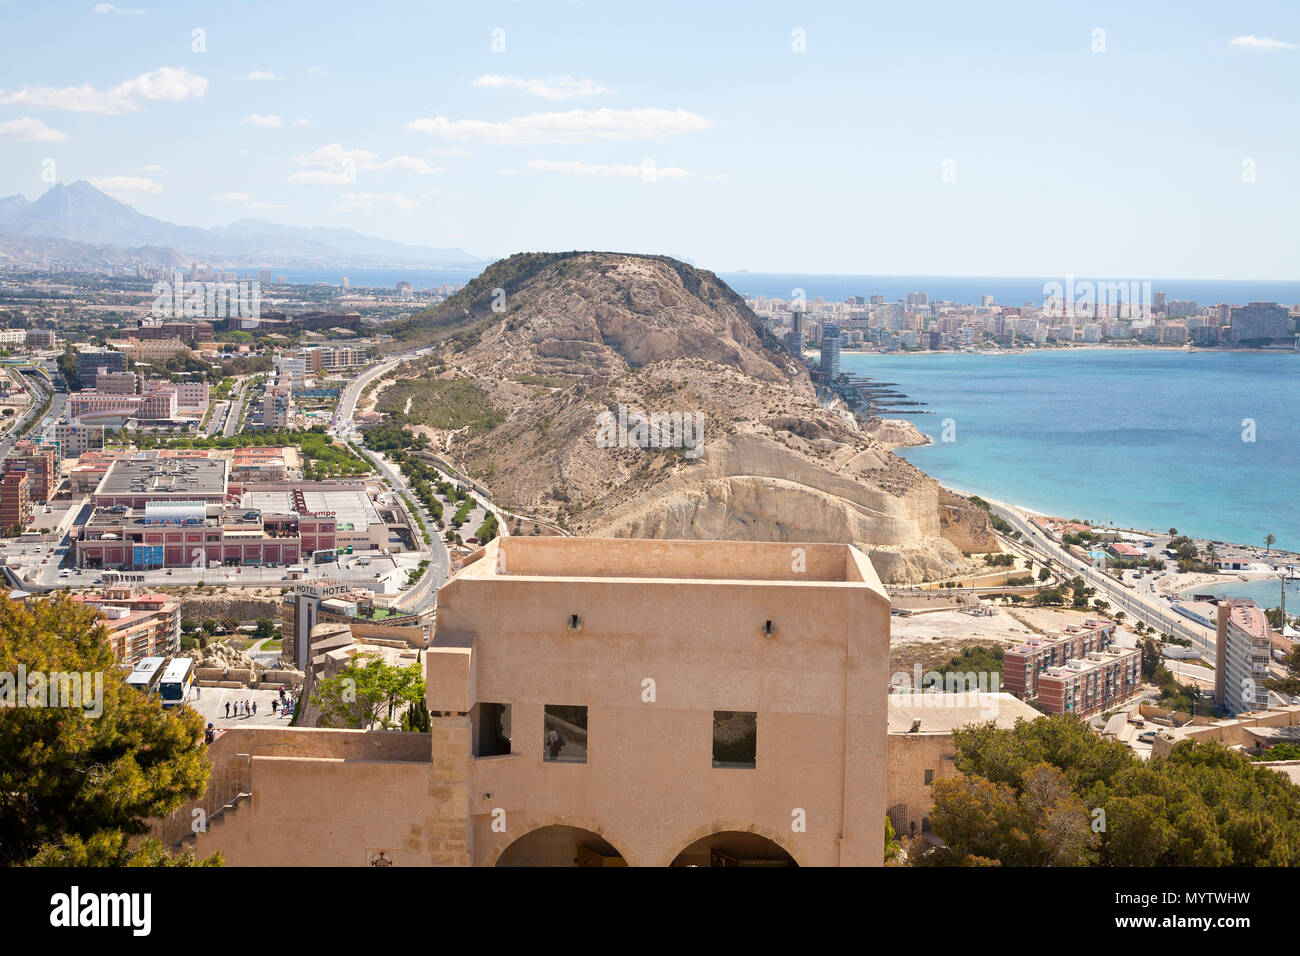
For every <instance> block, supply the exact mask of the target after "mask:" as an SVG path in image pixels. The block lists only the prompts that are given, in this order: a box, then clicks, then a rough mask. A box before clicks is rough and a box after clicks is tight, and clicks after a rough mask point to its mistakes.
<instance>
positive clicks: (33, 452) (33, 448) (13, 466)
mask: <svg viewBox="0 0 1300 956" xmlns="http://www.w3.org/2000/svg"><path fill="white" fill-rule="evenodd" d="M15 471H16V472H22V473H24V474H26V475H27V477H28V479H29V480H30V481H31V485H30V493H31V497H32V501H35V502H38V503H40V504H44V503H45V502H47V501H49V500H50V498H51V497H53V495H54V489H55V487H56V486H57V485H58V483H59V473H58V464H57V453H56V451H55V447H54V446H53V445H47V444H45V443H44V442H35V441H31V440H30V439H24V440H23V441H19V442H16V443H15V444H14V447H13V449H12V450H11V451H10V452H9V454H8V455H6V456H5V458H4V460H3V461H2V462H0V472H2V473H3V474H6V475H7V474H9V473H10V472H15Z"/></svg>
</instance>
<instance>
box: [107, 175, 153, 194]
mask: <svg viewBox="0 0 1300 956" xmlns="http://www.w3.org/2000/svg"><path fill="white" fill-rule="evenodd" d="M90 185H92V186H94V187H95V188H96V189H98V190H99V191H100V192H106V193H108V194H109V195H119V194H124V195H134V194H136V193H160V192H162V185H161V184H160V183H156V182H154V181H153V180H152V179H146V178H145V177H143V176H104V177H101V178H98V179H91V181H90Z"/></svg>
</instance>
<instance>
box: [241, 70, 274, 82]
mask: <svg viewBox="0 0 1300 956" xmlns="http://www.w3.org/2000/svg"><path fill="white" fill-rule="evenodd" d="M244 79H246V80H278V79H279V77H278V76H276V75H275V74H274V73H272V72H271V71H270V70H249V71H248V75H247V76H245V77H244Z"/></svg>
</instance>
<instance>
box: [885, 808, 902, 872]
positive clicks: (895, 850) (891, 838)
mask: <svg viewBox="0 0 1300 956" xmlns="http://www.w3.org/2000/svg"><path fill="white" fill-rule="evenodd" d="M902 852H903V845H902V844H901V843H899V842H898V835H897V834H896V833H894V824H893V822H892V821H890V819H889V817H885V862H886V863H889V862H891V861H892V860H896V859H898V856H899V854H901V853H902Z"/></svg>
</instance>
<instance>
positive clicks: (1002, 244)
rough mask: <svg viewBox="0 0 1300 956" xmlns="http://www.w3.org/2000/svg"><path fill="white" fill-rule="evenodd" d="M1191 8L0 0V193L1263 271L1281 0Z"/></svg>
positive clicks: (480, 248) (915, 259)
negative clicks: (1001, 10)
mask: <svg viewBox="0 0 1300 956" xmlns="http://www.w3.org/2000/svg"><path fill="white" fill-rule="evenodd" d="M328 6H329V5H327V7H328ZM1198 11H1199V12H1198V13H1197V15H1196V16H1187V17H1182V18H1179V19H1178V20H1177V21H1171V20H1170V19H1169V18H1168V17H1167V16H1164V15H1162V14H1161V13H1160V12H1158V11H1127V10H1125V9H1123V8H1122V7H1120V6H1119V5H1104V6H1101V7H1095V8H1091V9H1089V10H1088V11H1087V12H1086V13H1082V12H1076V11H1070V10H1067V11H1027V12H1026V11H1022V12H1020V13H1018V14H1016V15H1014V16H1013V15H1010V14H992V15H990V14H983V15H977V14H974V13H971V12H968V11H963V10H961V9H960V8H958V7H956V6H955V5H947V4H938V5H935V6H934V7H933V8H931V9H929V10H927V11H919V12H911V13H909V12H905V11H898V10H889V11H872V12H870V13H863V12H859V11H856V10H853V9H850V8H848V7H847V6H842V5H830V4H828V5H822V6H819V7H817V8H815V9H812V10H789V9H785V8H783V7H782V6H780V5H777V4H764V5H760V6H758V7H756V8H754V9H753V10H752V11H747V16H746V17H745V19H744V20H743V21H741V20H739V19H736V18H733V17H729V16H728V14H727V13H725V12H718V11H698V10H694V9H691V8H688V7H686V6H681V5H670V7H669V8H668V9H667V10H656V11H653V12H651V11H621V14H620V16H619V17H618V18H617V19H618V23H617V24H613V23H608V22H606V19H612V18H605V17H603V16H602V14H601V11H600V10H599V8H595V7H593V6H592V5H583V4H565V5H555V6H546V7H536V8H517V7H515V6H513V5H507V4H489V5H485V6H483V7H481V8H474V9H472V10H459V9H454V8H445V9H440V10H434V11H428V10H424V9H422V8H419V7H417V6H413V5H404V4H393V5H385V6H383V7H381V8H378V9H375V10H369V11H367V14H366V17H365V18H364V19H358V18H351V19H348V20H346V22H347V23H348V29H347V30H339V29H334V30H332V31H330V32H328V33H325V32H322V31H312V29H311V24H312V23H313V22H315V20H314V18H315V17H316V16H320V17H321V21H320V22H325V20H327V19H328V18H327V17H326V16H325V15H324V13H320V12H319V11H318V8H316V7H313V8H311V9H310V10H308V9H307V8H305V7H297V6H293V5H291V6H289V7H287V8H285V9H276V10H266V11H259V13H258V17H257V19H256V24H255V25H256V28H255V29H253V28H251V27H250V24H249V21H248V20H247V19H246V18H245V15H244V14H243V13H241V12H230V11H196V10H184V9H181V10H171V9H168V10H156V9H143V10H139V9H135V8H134V7H133V8H122V7H115V6H113V5H110V4H86V5H85V6H84V7H83V8H81V9H80V10H69V11H67V12H66V14H65V15H64V17H63V18H62V19H61V21H60V22H59V25H58V30H57V31H53V30H51V29H50V27H49V23H48V19H47V18H42V17H41V14H40V11H39V10H38V9H37V8H36V7H34V6H33V5H31V4H28V3H23V2H18V0H9V2H8V3H6V4H4V6H3V8H0V14H2V15H3V16H4V17H5V19H6V26H7V31H8V32H9V34H10V36H11V37H12V38H13V39H14V40H15V41H16V42H15V43H14V44H13V46H14V48H15V49H14V50H13V53H12V55H11V56H9V57H7V61H6V63H5V64H4V65H3V66H0V139H2V140H3V142H4V144H5V147H6V148H5V149H4V151H3V152H2V153H0V194H4V195H13V194H15V193H19V194H22V195H24V196H26V197H27V198H29V199H34V198H36V197H37V196H39V195H40V194H42V193H43V192H45V190H47V189H48V188H49V187H50V185H52V184H53V182H55V181H57V182H62V183H70V182H73V181H75V180H78V179H87V180H89V181H91V182H92V183H94V184H95V185H97V186H99V187H100V188H102V189H104V190H105V191H106V192H108V193H109V194H110V195H113V196H114V197H115V198H118V199H121V200H123V201H125V202H128V203H130V204H131V205H132V206H134V207H135V208H137V209H139V210H140V211H141V212H143V213H145V214H147V215H150V216H155V217H158V218H160V219H164V220H167V221H169V222H176V223H186V224H194V225H200V226H212V225H219V224H226V223H229V222H232V221H234V220H237V219H242V218H259V219H266V220H268V221H272V222H277V223H282V224H286V225H294V226H327V227H341V228H350V229H355V230H357V231H359V232H362V233H365V234H367V235H373V236H379V237H383V238H387V239H393V240H397V241H401V242H407V243H415V244H423V245H429V246H438V247H448V246H451V247H460V248H463V249H465V250H467V251H469V252H472V253H474V254H476V255H481V256H484V257H487V256H500V255H506V254H509V253H510V252H514V251H522V250H534V249H570V248H588V249H590V248H605V249H619V250H627V251H639V252H656V253H664V254H668V255H673V256H678V257H684V258H688V259H690V260H692V261H694V262H696V263H697V264H699V265H700V266H701V267H703V268H707V269H711V270H714V271H719V272H727V271H735V270H740V269H746V270H749V271H753V272H808V273H819V274H836V273H858V274H877V275H879V274H893V275H955V276H1016V275H1019V276H1027V275H1044V276H1051V275H1065V274H1076V275H1094V276H1133V275H1141V276H1150V277H1155V278H1168V279H1178V278H1191V277H1197V278H1223V279H1279V278H1285V277H1286V276H1287V275H1288V274H1289V272H1290V270H1291V269H1293V266H1292V263H1293V262H1294V259H1295V252H1296V242H1295V239H1294V238H1293V237H1291V236H1290V235H1289V233H1288V231H1287V230H1286V227H1285V223H1286V222H1287V221H1288V220H1289V219H1290V218H1291V217H1292V216H1294V214H1295V213H1296V212H1300V200H1298V199H1297V197H1298V196H1300V190H1297V189H1296V185H1297V183H1296V179H1297V175H1300V174H1298V173H1297V171H1296V169H1295V167H1294V163H1293V161H1291V160H1290V159H1289V157H1291V156H1294V155H1296V154H1297V149H1296V147H1297V146H1298V145H1300V142H1298V140H1300V134H1297V132H1296V131H1295V130H1294V128H1293V127H1292V126H1290V125H1288V124H1282V123H1278V122H1277V117H1279V116H1282V115H1285V111H1286V105H1287V104H1286V103H1285V97H1286V91H1287V90H1288V89H1291V88H1293V87H1294V81H1295V74H1296V71H1297V67H1298V65H1300V60H1297V57H1300V16H1298V15H1297V13H1296V11H1294V10H1291V9H1287V8H1285V7H1283V6H1282V5H1280V4H1271V5H1270V4H1260V5H1254V6H1252V7H1251V8H1250V9H1249V10H1245V11H1243V10H1234V11H1232V12H1224V11H1218V10H1215V9H1213V8H1210V7H1199V8H1198ZM325 12H326V13H328V12H329V11H328V9H327V10H326V11H325ZM336 12H337V11H336ZM348 12H349V13H351V12H352V11H351V8H349V10H348ZM337 22H344V21H337ZM196 31H199V32H196ZM1098 31H1100V32H1098ZM292 37H296V38H297V39H296V41H295V42H292V43H289V44H286V43H285V40H286V38H292ZM403 37H414V38H417V40H416V42H412V43H407V44H405V45H406V47H407V48H408V49H409V50H410V51H413V52H411V53H410V55H402V54H401V51H400V49H399V50H398V51H397V52H396V53H395V52H394V51H393V49H392V47H393V46H394V45H395V44H397V45H399V46H400V45H401V44H402V43H403V42H404V41H403V40H402V38H403ZM232 38H236V42H232ZM494 50H495V52H494ZM286 51H287V52H286ZM426 51H427V52H426ZM377 77H382V78H383V79H382V80H380V79H377ZM322 104H328V105H327V106H326V107H325V108H322ZM920 116H923V117H924V118H925V122H924V124H923V125H918V123H917V121H916V118H917V117H920ZM1033 116H1041V117H1043V121H1042V122H1041V123H1034V122H1031V123H1029V124H1028V126H1027V124H1026V122H1025V118H1026V117H1033ZM1201 129H1205V130H1209V129H1213V130H1214V131H1215V134H1214V136H1213V138H1211V137H1210V136H1209V135H1208V133H1206V134H1198V132H1197V131H1198V130H1201ZM196 131H199V132H200V133H201V134H205V135H201V136H200V137H199V143H200V144H201V145H202V144H206V147H205V148H196V146H195V132H196ZM51 163H52V165H51ZM1193 195H1194V196H1195V197H1196V199H1197V202H1196V203H1194V204H1193V203H1191V202H1189V201H1188V200H1187V197H1188V196H1193ZM684 237H689V238H688V239H687V238H684Z"/></svg>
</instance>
